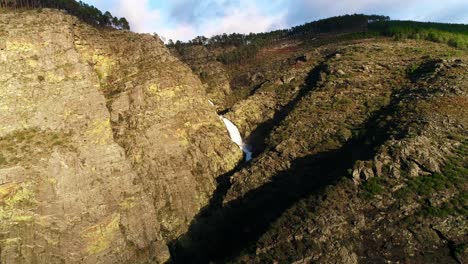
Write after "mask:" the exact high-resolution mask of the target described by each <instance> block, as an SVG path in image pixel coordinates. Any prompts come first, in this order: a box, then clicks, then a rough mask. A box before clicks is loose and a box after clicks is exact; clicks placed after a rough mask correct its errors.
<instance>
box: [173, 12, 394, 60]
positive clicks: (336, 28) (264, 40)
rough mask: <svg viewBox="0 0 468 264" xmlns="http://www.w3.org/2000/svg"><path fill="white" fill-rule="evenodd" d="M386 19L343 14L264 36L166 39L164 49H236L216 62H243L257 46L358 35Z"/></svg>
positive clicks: (253, 52) (253, 53)
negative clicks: (341, 34) (329, 35)
mask: <svg viewBox="0 0 468 264" xmlns="http://www.w3.org/2000/svg"><path fill="white" fill-rule="evenodd" d="M388 20H390V18H389V17H388V16H379V15H362V14H354V15H345V16H337V17H331V18H327V19H322V20H318V21H314V22H310V23H306V24H304V25H300V26H296V27H293V28H290V29H282V30H275V31H271V32H266V33H250V34H239V33H233V34H222V35H215V36H212V37H211V38H207V37H205V36H198V37H195V38H194V39H192V40H189V41H188V42H181V41H177V42H175V43H174V42H173V41H172V40H169V42H168V45H167V46H168V47H170V48H175V49H176V50H178V51H179V52H180V51H181V50H183V49H184V48H186V47H190V46H194V45H202V46H206V47H207V48H218V47H233V46H234V47H236V49H234V50H231V51H227V52H224V53H222V54H220V55H219V56H218V60H219V61H221V62H222V63H224V64H235V63H243V62H245V61H247V60H249V59H251V58H253V57H255V55H256V54H257V52H258V51H259V50H260V48H261V47H263V46H265V45H268V44H271V43H273V42H275V41H280V40H282V39H288V38H296V39H305V40H306V39H310V38H311V37H312V36H314V35H316V34H322V33H337V32H362V31H367V28H368V25H369V24H371V23H376V22H379V21H388Z"/></svg>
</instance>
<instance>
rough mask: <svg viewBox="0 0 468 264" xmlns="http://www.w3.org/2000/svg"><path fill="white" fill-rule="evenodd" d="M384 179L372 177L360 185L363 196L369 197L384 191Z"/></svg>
mask: <svg viewBox="0 0 468 264" xmlns="http://www.w3.org/2000/svg"><path fill="white" fill-rule="evenodd" d="M384 182H385V181H384V180H383V178H381V177H374V178H371V179H369V180H368V181H367V182H365V183H364V184H363V185H362V188H363V189H364V198H366V199H371V198H373V197H374V196H375V195H378V194H381V193H382V192H383V191H384V187H383V184H384Z"/></svg>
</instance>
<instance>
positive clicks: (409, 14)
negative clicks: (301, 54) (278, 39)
mask: <svg viewBox="0 0 468 264" xmlns="http://www.w3.org/2000/svg"><path fill="white" fill-rule="evenodd" d="M85 1H86V2H88V3H90V4H95V5H97V6H98V7H99V8H101V9H102V10H107V9H110V11H111V12H112V14H114V15H117V16H119V17H122V16H123V17H126V18H127V20H128V21H129V22H130V26H131V28H132V30H133V31H135V32H140V33H154V32H156V33H158V34H159V35H160V36H163V37H165V38H166V39H173V40H184V41H186V40H189V39H192V38H194V37H196V36H198V35H204V36H207V37H210V36H212V35H215V34H222V33H233V32H237V33H250V32H264V31H269V30H273V29H278V28H288V27H291V26H294V25H298V24H303V23H306V22H310V21H313V20H317V19H321V18H326V17H330V16H336V15H344V14H352V13H365V14H379V15H389V16H390V17H392V18H394V19H410V20H420V21H440V22H455V23H456V22H458V23H468V2H467V1H466V0H444V1H440V0H393V1H381V0H336V1H330V0H167V2H166V1H164V2H158V5H157V6H159V8H160V9H155V8H151V5H150V2H151V3H152V4H153V7H154V6H155V5H154V4H155V3H156V1H159V0H85Z"/></svg>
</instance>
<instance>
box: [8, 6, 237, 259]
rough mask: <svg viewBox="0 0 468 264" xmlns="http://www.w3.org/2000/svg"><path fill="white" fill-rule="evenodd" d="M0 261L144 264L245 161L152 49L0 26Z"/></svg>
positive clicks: (26, 23) (59, 26) (51, 24)
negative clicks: (221, 178)
mask: <svg viewBox="0 0 468 264" xmlns="http://www.w3.org/2000/svg"><path fill="white" fill-rule="evenodd" d="M0 36H1V38H0V69H1V74H0V87H1V88H0V109H1V111H0V146H1V152H0V262H1V263H31V262H38V263H63V262H65V263H130V262H141V263H146V262H148V263H154V262H163V261H166V260H167V259H168V258H169V252H168V249H167V246H166V242H167V241H168V240H171V239H174V238H175V237H177V236H178V235H180V234H182V233H184V232H185V231H186V230H187V227H188V223H189V222H190V221H191V220H192V218H193V217H194V215H195V214H196V213H197V212H198V211H199V210H200V209H201V208H202V207H204V206H205V205H206V204H207V202H208V200H209V199H210V197H211V195H212V193H213V190H214V189H215V187H216V184H215V179H216V177H217V176H218V175H221V174H223V173H225V172H227V171H229V170H231V169H232V168H234V166H235V165H236V164H237V163H238V162H239V161H240V160H241V159H242V152H241V150H239V148H238V147H237V146H236V145H235V144H233V143H232V142H230V140H229V138H228V135H227V133H226V131H225V128H224V125H223V123H222V122H221V121H220V120H219V118H218V116H217V114H216V112H215V109H213V107H212V106H210V105H209V103H208V101H207V98H206V97H205V94H204V90H203V87H202V85H201V83H200V81H199V80H198V79H197V78H196V77H194V75H193V74H192V73H191V71H190V69H189V68H188V67H186V66H184V65H183V64H182V63H181V62H179V61H178V60H177V59H175V58H174V57H172V56H171V55H170V53H169V52H168V51H167V50H166V48H165V47H164V45H163V44H162V43H161V42H160V41H159V40H158V39H155V38H154V37H152V36H149V35H137V34H133V33H130V32H122V31H114V30H102V29H101V30H98V29H95V28H93V27H90V26H88V25H85V24H83V23H81V22H80V21H78V20H77V19H76V18H74V17H71V16H69V15H66V14H64V13H62V12H59V11H52V10H47V9H44V10H42V12H38V11H35V10H33V11H25V12H21V13H17V12H11V13H8V12H7V13H2V14H1V15H0Z"/></svg>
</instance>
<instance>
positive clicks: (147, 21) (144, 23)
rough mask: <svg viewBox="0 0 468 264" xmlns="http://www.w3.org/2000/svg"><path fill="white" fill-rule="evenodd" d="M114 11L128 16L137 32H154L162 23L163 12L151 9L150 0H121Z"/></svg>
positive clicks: (131, 25)
mask: <svg viewBox="0 0 468 264" xmlns="http://www.w3.org/2000/svg"><path fill="white" fill-rule="evenodd" d="M112 11H113V12H112V13H115V14H118V15H119V16H123V17H125V18H127V20H128V21H129V23H130V27H131V28H132V30H133V31H135V32H140V33H153V32H155V30H156V29H157V28H158V25H160V24H161V20H162V19H161V13H160V11H159V10H157V9H153V10H152V9H150V7H149V1H148V0H138V1H135V0H119V1H118V3H117V6H116V7H115V8H114V10H112Z"/></svg>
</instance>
